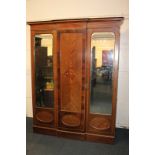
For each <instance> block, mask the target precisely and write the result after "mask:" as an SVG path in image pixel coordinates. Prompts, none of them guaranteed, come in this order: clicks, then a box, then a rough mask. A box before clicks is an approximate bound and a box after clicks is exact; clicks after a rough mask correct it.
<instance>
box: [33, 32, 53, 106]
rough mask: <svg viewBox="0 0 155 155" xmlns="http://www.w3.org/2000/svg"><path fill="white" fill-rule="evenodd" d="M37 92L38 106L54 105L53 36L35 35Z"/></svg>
mask: <svg viewBox="0 0 155 155" xmlns="http://www.w3.org/2000/svg"><path fill="white" fill-rule="evenodd" d="M35 92H36V93H35V94H36V105H37V106H38V107H51V108H53V106H54V79H53V36H52V34H39V35H35Z"/></svg>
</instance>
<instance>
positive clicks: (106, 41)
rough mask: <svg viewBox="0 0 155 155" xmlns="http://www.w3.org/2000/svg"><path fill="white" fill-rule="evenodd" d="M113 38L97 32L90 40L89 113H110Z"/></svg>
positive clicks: (108, 33)
mask: <svg viewBox="0 0 155 155" xmlns="http://www.w3.org/2000/svg"><path fill="white" fill-rule="evenodd" d="M114 46H115V36H114V33H111V32H97V33H93V34H92V38H91V88H90V89H91V90H90V93H91V98H90V112H91V113H99V114H111V113H112V71H113V55H114V54H113V53H114Z"/></svg>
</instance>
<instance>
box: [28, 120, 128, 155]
mask: <svg viewBox="0 0 155 155" xmlns="http://www.w3.org/2000/svg"><path fill="white" fill-rule="evenodd" d="M116 135H117V136H116V142H115V144H103V143H94V142H88V141H79V140H71V139H65V138H60V137H55V136H48V135H42V134H36V133H33V130H32V118H29V117H27V118H26V154H27V155H128V154H129V130H126V129H116Z"/></svg>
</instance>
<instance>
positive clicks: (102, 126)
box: [90, 117, 110, 130]
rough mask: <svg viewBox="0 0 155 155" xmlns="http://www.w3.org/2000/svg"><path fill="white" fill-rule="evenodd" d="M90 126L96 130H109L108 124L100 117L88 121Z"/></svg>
mask: <svg viewBox="0 0 155 155" xmlns="http://www.w3.org/2000/svg"><path fill="white" fill-rule="evenodd" d="M90 126H91V127H92V128H94V129H96V130H106V129H109V128H110V123H109V121H108V120H107V119H105V118H102V117H95V118H93V119H92V120H91V121H90Z"/></svg>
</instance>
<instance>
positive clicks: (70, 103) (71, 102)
mask: <svg viewBox="0 0 155 155" xmlns="http://www.w3.org/2000/svg"><path fill="white" fill-rule="evenodd" d="M82 38H83V35H82V33H61V37H60V52H61V58H60V71H61V73H60V78H61V79H60V81H61V110H65V111H71V112H81V104H82V100H81V99H82V54H83V49H82V47H83V46H82V43H83V42H82Z"/></svg>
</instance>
